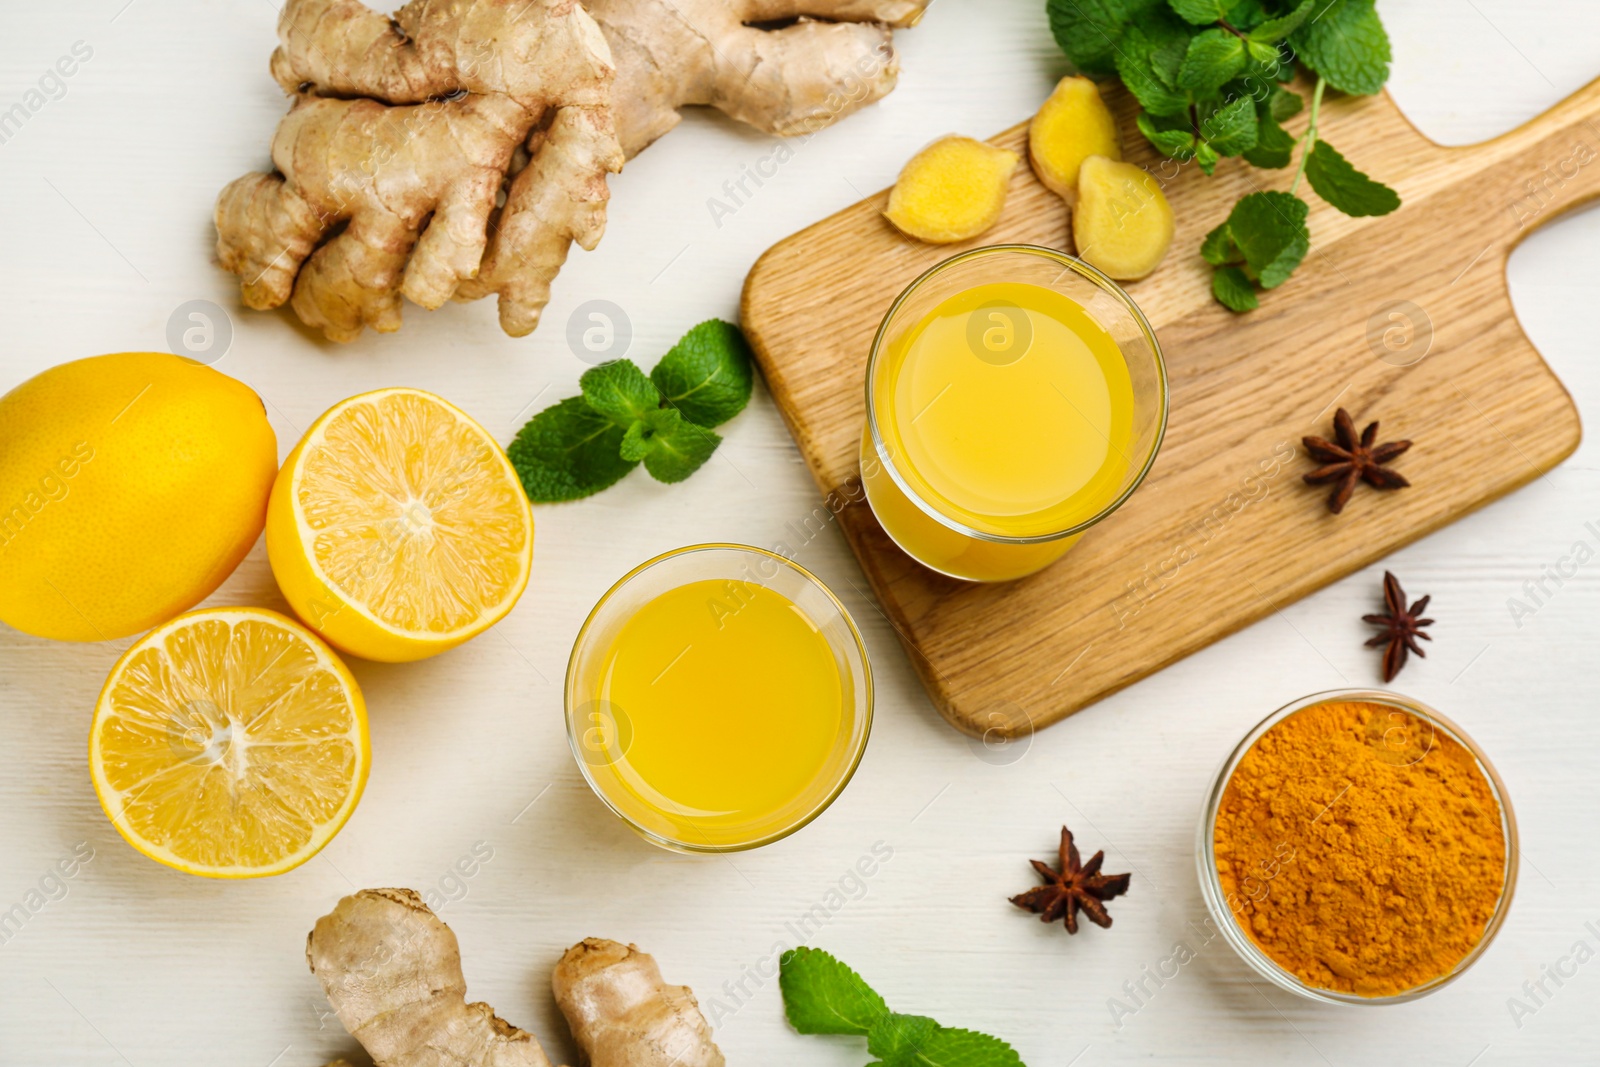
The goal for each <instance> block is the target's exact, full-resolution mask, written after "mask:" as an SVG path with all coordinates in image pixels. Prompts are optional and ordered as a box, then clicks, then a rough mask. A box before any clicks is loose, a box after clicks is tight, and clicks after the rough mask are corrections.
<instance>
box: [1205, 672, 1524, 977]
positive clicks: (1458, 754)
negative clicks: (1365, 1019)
mask: <svg viewBox="0 0 1600 1067" xmlns="http://www.w3.org/2000/svg"><path fill="white" fill-rule="evenodd" d="M1213 836H1214V842H1215V849H1216V863H1217V873H1218V875H1219V877H1220V879H1221V883H1222V889H1223V893H1224V895H1225V896H1226V899H1227V901H1228V904H1229V907H1230V908H1231V909H1232V911H1233V913H1234V917H1235V919H1236V921H1237V922H1238V923H1239V925H1240V927H1241V928H1242V929H1243V930H1245V932H1246V933H1247V934H1248V935H1249V937H1250V939H1251V940H1252V941H1254V942H1255V943H1256V945H1258V946H1259V947H1260V948H1261V950H1262V951H1263V952H1265V953H1266V954H1267V955H1268V956H1269V957H1271V958H1272V959H1273V960H1274V961H1276V962H1277V963H1278V965H1279V966H1281V967H1283V968H1284V969H1285V970H1288V971H1290V972H1292V973H1293V974H1295V975H1297V976H1298V977H1299V978H1300V979H1301V980H1302V981H1304V982H1306V983H1307V984H1309V985H1311V986H1314V987H1317V988H1320V989H1328V990H1337V991H1340V992H1345V993H1354V994H1356V995H1358V996H1368V997H1381V996H1390V995H1393V994H1396V993H1401V992H1404V991H1406V990H1408V989H1412V988H1415V987H1416V986H1419V985H1423V984H1425V983H1427V982H1429V981H1431V980H1433V979H1435V978H1438V977H1440V976H1442V975H1446V974H1448V973H1450V972H1451V971H1452V970H1453V969H1454V968H1455V967H1456V965H1457V964H1458V963H1460V962H1461V960H1462V959H1463V958H1465V957H1466V955H1467V954H1468V953H1469V952H1471V951H1472V949H1473V947H1474V946H1476V945H1477V943H1478V941H1479V940H1480V939H1481V938H1482V936H1483V932H1484V929H1485V928H1486V926H1487V925H1488V923H1489V921H1490V919H1492V918H1493V917H1494V913H1495V910H1496V908H1497V907H1498V906H1499V902H1500V894H1501V889H1502V887H1503V886H1504V884H1505V875H1506V842H1505V835H1504V833H1503V832H1502V828H1501V812H1500V806H1499V803H1498V801H1497V800H1496V797H1495V794H1494V791H1493V789H1492V787H1491V786H1490V784H1489V781H1488V779H1487V778H1486V776H1485V775H1484V772H1483V770H1482V768H1481V767H1480V766H1479V765H1478V763H1477V761H1476V759H1475V758H1474V757H1473V754H1472V753H1471V752H1470V751H1469V750H1468V749H1467V748H1465V747H1464V746H1462V745H1461V744H1460V743H1459V742H1458V741H1457V740H1456V739H1455V738H1453V737H1450V736H1449V735H1447V734H1446V733H1445V732H1444V731H1443V730H1441V729H1438V728H1436V727H1434V726H1433V725H1432V723H1431V722H1429V721H1428V720H1426V719H1422V718H1419V717H1417V716H1415V715H1413V714H1411V713H1410V712H1408V711H1404V710H1402V709H1400V708H1397V707H1392V706H1387V705H1381V704H1372V703H1326V704H1318V705H1314V706H1312V707H1309V708H1305V709H1303V710H1301V711H1298V712H1295V713H1294V714H1292V715H1289V716H1288V717H1287V718H1285V719H1284V720H1283V721H1281V722H1279V723H1277V724H1275V725H1274V726H1273V727H1271V728H1270V729H1269V730H1267V732H1266V733H1264V734H1263V735H1262V736H1261V737H1260V738H1259V739H1258V740H1257V741H1256V743H1255V744H1254V745H1253V746H1251V748H1250V750H1249V751H1248V752H1247V753H1246V754H1245V756H1244V758H1243V759H1242V760H1241V761H1240V762H1239V765H1238V767H1237V768H1236V769H1235V771H1234V773H1233V775H1232V777H1231V778H1230V779H1229V781H1228V784H1227V787H1226V789H1225V790H1224V792H1223V797H1222V803H1221V804H1220V806H1219V810H1218V813H1217V818H1216V823H1215V825H1214V828H1213Z"/></svg>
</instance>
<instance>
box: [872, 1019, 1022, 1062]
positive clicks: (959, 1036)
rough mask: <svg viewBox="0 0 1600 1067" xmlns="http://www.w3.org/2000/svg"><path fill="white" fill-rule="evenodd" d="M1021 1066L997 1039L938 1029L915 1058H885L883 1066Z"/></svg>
mask: <svg viewBox="0 0 1600 1067" xmlns="http://www.w3.org/2000/svg"><path fill="white" fill-rule="evenodd" d="M913 1065H915V1067H1023V1063H1022V1057H1021V1056H1018V1055H1017V1050H1016V1049H1014V1048H1012V1047H1011V1046H1010V1045H1008V1044H1007V1043H1006V1042H1004V1041H1001V1040H1000V1039H999V1038H998V1037H990V1036H989V1035H988V1034H980V1033H977V1032H975V1031H972V1030H957V1029H955V1028H953V1027H946V1026H941V1027H939V1028H938V1029H936V1030H935V1031H934V1032H933V1033H931V1034H929V1035H928V1037H927V1039H926V1040H924V1041H923V1043H922V1045H921V1047H919V1048H918V1049H917V1050H916V1057H915V1059H902V1060H899V1061H898V1062H896V1061H891V1060H888V1059H885V1061H884V1067H913Z"/></svg>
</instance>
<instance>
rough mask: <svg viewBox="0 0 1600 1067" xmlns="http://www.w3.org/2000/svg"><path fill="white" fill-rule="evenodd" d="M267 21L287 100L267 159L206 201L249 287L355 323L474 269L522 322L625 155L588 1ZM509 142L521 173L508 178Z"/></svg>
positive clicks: (442, 0) (338, 9) (309, 3)
mask: <svg viewBox="0 0 1600 1067" xmlns="http://www.w3.org/2000/svg"><path fill="white" fill-rule="evenodd" d="M278 35H279V40H280V42H281V43H280V46H279V48H278V50H277V51H276V52H275V53H274V54H273V57H272V71H273V76H274V77H275V78H276V79H277V80H278V81H279V83H280V84H281V85H283V86H284V87H285V88H286V89H288V90H289V91H290V92H291V93H292V95H293V98H294V101H293V104H292V106H291V108H290V111H289V114H288V115H286V116H285V117H284V119H283V121H282V122H281V123H279V126H278V132H277V134H276V136H275V137H274V138H273V152H272V157H273V164H274V166H275V168H276V169H275V171H274V172H273V173H271V174H250V175H246V176H244V177H243V178H240V179H238V180H237V181H235V182H233V183H232V184H231V185H229V186H228V187H227V188H225V189H224V190H223V191H222V194H221V196H220V197H218V200H217V206H216V215H215V221H216V226H217V259H218V262H219V263H220V264H221V265H222V266H223V268H224V269H226V270H230V271H232V272H233V273H235V274H237V275H239V279H240V285H241V289H242V291H243V295H244V300H245V303H246V304H247V305H248V306H250V307H255V308H271V307H277V306H279V305H281V304H283V303H284V302H285V301H290V302H291V305H292V307H293V308H294V310H295V312H296V313H297V314H298V315H299V316H300V319H301V321H302V322H304V323H306V325H308V326H313V327H317V328H320V329H321V330H322V331H323V333H324V334H326V335H327V336H328V337H329V338H330V339H331V340H335V341H352V340H354V339H355V338H356V337H359V336H360V334H361V331H362V330H363V329H364V328H366V327H371V328H372V329H374V330H377V331H378V332H380V333H386V332H391V331H394V330H397V329H399V327H400V308H401V299H400V298H401V296H405V297H408V298H409V299H411V300H412V301H414V302H415V303H417V304H419V305H421V306H423V307H427V308H436V307H439V306H440V305H442V304H443V303H444V302H445V301H446V300H449V299H452V298H454V297H457V296H459V295H461V290H462V288H463V286H465V285H467V284H469V283H470V284H471V285H472V286H474V291H473V295H486V294H487V293H489V292H494V293H497V294H498V295H499V297H500V323H501V326H502V328H504V329H505V331H506V332H507V333H509V334H512V335H513V336H521V335H523V334H526V333H528V332H530V331H531V330H532V329H533V328H534V326H535V325H537V323H538V321H539V314H540V312H541V311H542V310H543V308H544V305H545V303H546V302H547V301H548V299H549V291H550V282H551V280H553V279H554V277H555V275H556V273H557V272H558V271H559V270H560V269H561V265H562V264H563V263H564V262H565V260H566V256H567V250H568V247H569V246H570V245H571V243H572V242H573V241H576V242H578V244H579V245H580V246H581V247H584V248H592V247H594V245H595V243H596V242H598V241H599V239H600V235H601V233H602V232H603V230H604V226H605V204H606V199H607V196H608V192H607V185H606V176H607V175H608V174H612V173H615V172H617V171H619V170H621V169H622V161H623V154H622V147H621V145H620V144H619V143H618V141H617V138H616V130H615V125H614V123H613V121H612V117H611V110H610V103H609V101H610V94H611V84H612V80H613V77H614V73H615V71H614V68H613V66H612V62H611V52H610V49H609V47H608V46H607V44H606V39H605V35H604V34H603V33H602V32H601V31H600V27H599V25H598V24H597V23H596V22H595V21H594V19H593V18H591V17H590V16H589V14H588V13H587V12H586V11H585V10H584V8H583V7H582V5H580V4H578V3H576V2H575V0H526V2H518V3H515V4H513V3H512V2H511V0H474V2H467V3H463V2H461V0H411V2H410V3H408V4H407V5H406V6H405V7H403V8H401V9H400V10H399V11H397V12H396V13H395V14H394V17H393V18H390V17H388V16H385V15H381V14H379V13H378V12H376V11H374V10H372V9H371V8H369V7H367V6H366V5H365V4H363V3H361V0H287V2H286V3H285V4H284V7H283V10H282V12H281V14H280V16H279V20H278ZM524 151H525V152H526V153H527V154H528V155H529V157H530V158H531V160H532V162H531V163H530V164H529V165H527V167H526V168H525V173H526V174H527V175H528V178H527V180H526V181H524V182H522V183H521V184H520V186H519V184H518V183H516V182H513V183H512V184H511V186H510V188H509V189H504V190H503V186H504V184H505V177H506V173H507V171H508V170H510V168H511V167H512V166H513V162H514V160H515V159H516V157H517V154H518V153H519V152H524ZM503 191H504V194H505V201H504V204H503V205H502V206H497V204H498V203H499V198H500V197H501V194H502V192H503ZM341 225H342V226H343V230H342V232H336V231H338V228H339V227H340V226H341ZM330 235H331V236H330ZM485 267H487V269H484V268H485Z"/></svg>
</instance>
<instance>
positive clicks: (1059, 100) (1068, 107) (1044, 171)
mask: <svg viewBox="0 0 1600 1067" xmlns="http://www.w3.org/2000/svg"><path fill="white" fill-rule="evenodd" d="M1090 156H1104V157H1106V158H1107V159H1113V160H1120V159H1121V158H1122V142H1121V141H1120V140H1118V138H1117V120H1116V118H1115V117H1113V116H1112V114H1111V109H1110V108H1108V107H1106V102H1105V101H1104V100H1102V99H1101V98H1100V90H1099V89H1098V88H1097V87H1096V86H1095V84H1094V82H1092V81H1090V80H1089V79H1088V78H1085V77H1083V76H1081V75H1077V74H1074V75H1070V76H1068V77H1065V78H1062V79H1061V80H1060V81H1059V82H1057V83H1056V87H1055V90H1054V91H1053V92H1051V94H1050V96H1049V98H1048V99H1046V100H1045V102H1044V104H1043V105H1042V106H1041V107H1040V108H1039V111H1038V113H1037V114H1035V115H1034V116H1033V121H1032V122H1030V123H1029V124H1028V161H1029V162H1030V163H1031V164H1033V172H1034V174H1036V175H1038V177H1039V181H1040V182H1042V183H1043V184H1044V187H1045V188H1047V189H1049V190H1050V191H1051V192H1053V193H1055V194H1056V195H1057V196H1060V197H1063V198H1065V199H1066V201H1067V202H1068V203H1069V204H1070V203H1071V202H1072V201H1073V199H1074V198H1075V197H1076V196H1077V191H1078V170H1079V168H1080V167H1082V166H1083V161H1084V160H1085V159H1088V158H1089V157H1090Z"/></svg>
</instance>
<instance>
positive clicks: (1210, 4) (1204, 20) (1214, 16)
mask: <svg viewBox="0 0 1600 1067" xmlns="http://www.w3.org/2000/svg"><path fill="white" fill-rule="evenodd" d="M1167 2H1168V3H1170V4H1171V5H1172V10H1174V11H1176V12H1177V13H1178V14H1179V15H1180V16H1182V17H1183V20H1184V21H1185V22H1192V23H1194V24H1195V25H1196V26H1209V25H1211V24H1212V23H1213V22H1216V21H1218V20H1219V19H1221V18H1223V17H1224V16H1225V15H1227V13H1228V11H1229V9H1230V8H1232V7H1233V3H1232V0H1167Z"/></svg>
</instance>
